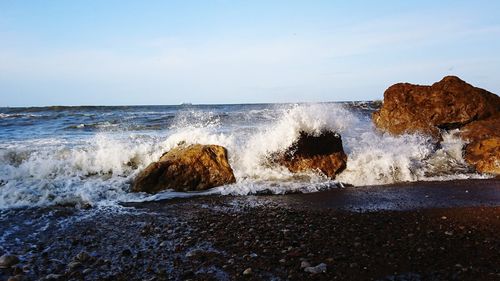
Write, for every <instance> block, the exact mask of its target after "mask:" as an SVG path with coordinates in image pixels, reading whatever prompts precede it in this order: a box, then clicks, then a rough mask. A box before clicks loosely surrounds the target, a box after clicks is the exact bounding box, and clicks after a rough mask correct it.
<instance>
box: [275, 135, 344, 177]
mask: <svg viewBox="0 0 500 281" xmlns="http://www.w3.org/2000/svg"><path fill="white" fill-rule="evenodd" d="M274 162H275V163H277V164H279V165H283V166H285V167H286V168H288V170H290V171H291V172H294V173H296V172H302V171H307V170H319V171H321V172H322V173H323V174H325V175H326V176H328V177H329V178H331V179H334V178H335V175H336V174H338V173H340V172H342V171H343V170H344V169H345V168H346V162H347V155H346V154H345V153H344V149H343V147H342V139H341V137H340V135H339V134H337V133H335V132H331V131H324V132H321V133H320V134H318V135H314V134H309V133H306V132H300V135H299V138H298V139H297V141H296V142H295V143H293V144H292V145H291V146H290V147H289V148H288V149H287V150H286V151H285V152H284V153H281V154H278V155H275V156H274Z"/></svg>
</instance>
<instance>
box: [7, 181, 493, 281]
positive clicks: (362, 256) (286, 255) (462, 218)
mask: <svg viewBox="0 0 500 281" xmlns="http://www.w3.org/2000/svg"><path fill="white" fill-rule="evenodd" d="M125 206H126V207H124V208H122V209H121V210H119V211H117V210H116V209H95V208H94V209H89V210H84V209H76V208H72V207H52V208H46V209H25V210H16V211H10V212H7V213H5V212H4V213H2V216H1V220H2V225H3V226H6V227H5V228H4V230H2V231H3V233H0V234H1V235H2V236H1V237H2V240H0V242H1V245H0V255H1V254H4V253H11V254H16V255H18V256H19V257H20V258H21V263H20V264H18V265H16V266H13V267H11V268H8V269H0V280H6V279H7V278H8V277H9V276H13V275H18V276H19V278H22V277H23V278H25V280H36V279H38V278H47V277H49V279H46V280H187V279H191V280H500V267H499V266H498V265H499V264H500V181H499V180H495V179H492V180H466V181H452V182H424V183H411V184H398V185H392V186H378V187H362V188H345V189H338V190H330V191H325V192H318V193H312V194H291V195H285V196H283V195H280V196H267V195H266V196H237V197H234V196H210V197H198V198H190V199H178V200H170V201H164V202H148V203H140V204H125ZM16 227H17V229H15V230H13V231H11V233H10V234H9V233H7V231H6V229H14V228H16ZM318 265H319V266H318ZM308 267H309V268H308ZM306 268H308V269H307V270H306ZM315 271H317V273H313V272H315Z"/></svg>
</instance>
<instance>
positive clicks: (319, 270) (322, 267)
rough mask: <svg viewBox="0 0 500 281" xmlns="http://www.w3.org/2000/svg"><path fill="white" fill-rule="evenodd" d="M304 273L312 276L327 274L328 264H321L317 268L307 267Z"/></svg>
mask: <svg viewBox="0 0 500 281" xmlns="http://www.w3.org/2000/svg"><path fill="white" fill-rule="evenodd" d="M304 271H305V272H308V273H311V274H318V273H323V272H326V264H324V263H320V264H318V265H317V266H310V267H306V268H305V269H304Z"/></svg>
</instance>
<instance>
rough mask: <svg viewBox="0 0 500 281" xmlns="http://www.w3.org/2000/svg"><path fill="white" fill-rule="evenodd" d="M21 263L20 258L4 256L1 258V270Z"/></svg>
mask: <svg viewBox="0 0 500 281" xmlns="http://www.w3.org/2000/svg"><path fill="white" fill-rule="evenodd" d="M18 263H19V258H18V257H17V256H14V255H3V256H1V257H0V268H9V267H11V266H13V265H16V264H18Z"/></svg>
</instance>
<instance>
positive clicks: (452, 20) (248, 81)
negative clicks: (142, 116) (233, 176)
mask: <svg viewBox="0 0 500 281" xmlns="http://www.w3.org/2000/svg"><path fill="white" fill-rule="evenodd" d="M499 11H500V1H491V0H488V1H461V0H455V1H445V0H443V1H427V0H420V1H383V0H380V1H357V0H354V1H336V0H330V1H315V0H311V1H305V0H304V1H293V0H288V1H278V0H263V1H260V0H252V1H250V0H247V1H229V0H205V1H195V0H182V1H167V0H165V1H148V0H144V1H139V0H137V1H126V0H116V1H114V0H95V1H91V0H86V1H84V0H72V1H65V0H59V1H58V0H51V1H41V0H31V1H30V0H24V1H9V0H0V106H47V105H149V104H158V105H159V104H180V103H193V104H220V103H223V104H226V103H267V102H327V101H345V100H373V99H381V98H382V97H383V92H384V90H385V89H386V88H387V87H389V86H390V85H392V84H394V83H397V82H411V83H417V84H432V83H433V82H436V81H439V80H440V79H441V78H442V77H443V76H446V75H457V76H459V77H461V78H462V79H463V80H465V81H467V82H469V83H471V84H473V85H475V86H478V87H481V88H484V89H487V90H489V91H491V92H494V93H497V94H499V93H500V79H499V78H500V16H499Z"/></svg>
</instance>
